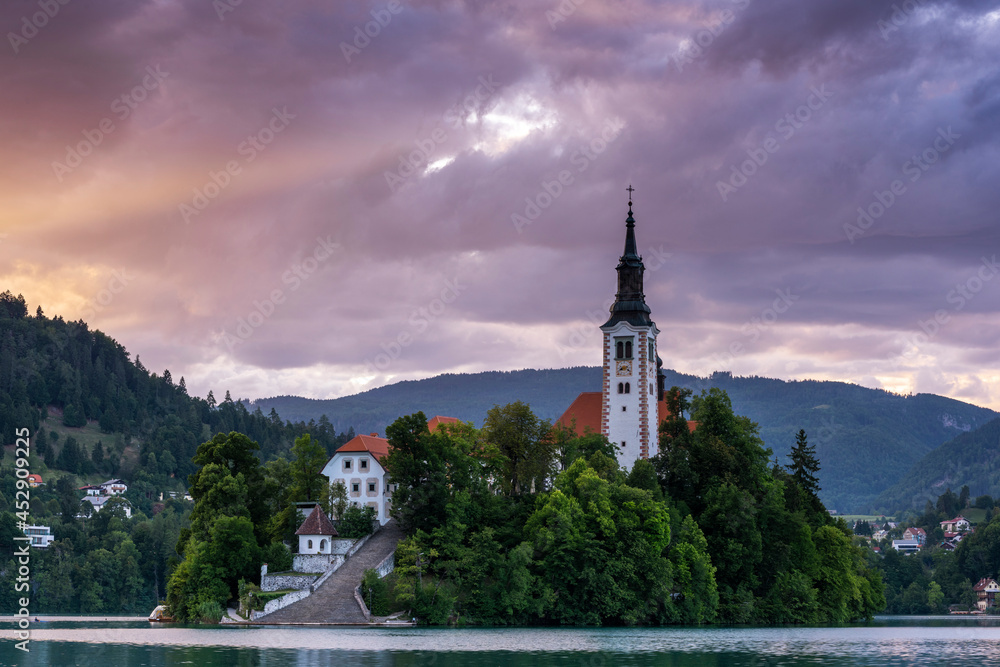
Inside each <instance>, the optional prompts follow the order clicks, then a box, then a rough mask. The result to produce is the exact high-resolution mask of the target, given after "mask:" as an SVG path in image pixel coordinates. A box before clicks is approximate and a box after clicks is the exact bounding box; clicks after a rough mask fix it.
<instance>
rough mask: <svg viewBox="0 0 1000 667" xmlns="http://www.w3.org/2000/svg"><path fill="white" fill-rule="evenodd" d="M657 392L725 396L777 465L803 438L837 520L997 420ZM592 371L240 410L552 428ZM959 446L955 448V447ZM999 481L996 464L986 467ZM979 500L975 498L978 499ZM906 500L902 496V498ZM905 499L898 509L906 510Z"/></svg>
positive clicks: (373, 423)
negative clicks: (531, 416)
mask: <svg viewBox="0 0 1000 667" xmlns="http://www.w3.org/2000/svg"><path fill="white" fill-rule="evenodd" d="M665 373H666V376H667V378H666V380H667V382H666V384H667V386H668V387H670V386H679V387H686V388H690V389H692V390H694V391H695V392H696V393H698V392H700V391H703V390H706V389H708V388H710V387H718V388H720V389H723V390H725V391H726V392H727V393H728V394H729V397H730V399H731V401H732V404H733V409H734V411H735V412H736V413H737V414H742V415H746V416H747V417H750V418H751V419H753V420H754V421H755V422H757V423H758V424H759V425H760V433H761V437H762V438H763V439H764V441H765V444H766V445H767V446H768V447H770V448H771V449H772V450H773V451H774V455H775V457H776V459H777V460H778V461H779V462H782V463H784V462H787V459H786V458H785V457H786V455H787V453H788V452H789V450H790V449H791V447H792V445H793V444H794V442H795V433H797V432H798V430H799V429H804V430H805V431H806V432H807V434H808V435H809V441H810V443H811V444H813V445H815V446H816V453H817V456H818V458H819V460H820V464H821V466H822V469H821V472H820V484H821V486H822V490H821V492H820V496H821V498H822V500H823V502H824V503H825V504H826V505H827V507H828V508H830V509H836V510H838V511H840V512H842V513H844V512H849V513H861V512H866V513H867V512H872V511H874V512H893V511H895V509H897V507H896V506H895V505H893V504H890V503H893V502H897V501H900V502H901V501H903V497H902V496H901V495H900V494H898V493H897V494H895V495H887V490H888V489H889V488H890V487H893V486H894V485H896V484H898V483H900V482H902V481H903V479H904V478H905V477H906V476H907V475H908V474H909V473H910V471H911V469H912V468H913V467H914V466H916V465H917V464H918V463H919V462H921V461H922V460H923V459H924V457H925V456H927V455H928V454H930V453H931V452H933V451H935V450H937V449H938V448H940V447H941V446H942V445H943V444H944V443H948V442H950V441H953V440H954V439H956V438H957V437H958V436H962V435H964V434H970V433H971V432H973V431H975V430H976V429H978V428H979V427H981V426H983V425H984V424H986V423H987V422H990V421H991V420H993V419H995V418H996V417H998V416H1000V415H998V413H996V412H994V411H993V410H990V409H987V408H982V407H978V406H974V405H970V404H968V403H963V402H962V401H957V400H954V399H950V398H945V397H942V396H937V395H934V394H916V395H910V396H901V395H898V394H893V393H891V392H887V391H884V390H879V389H869V388H866V387H861V386H858V385H853V384H848V383H844V382H826V381H824V382H820V381H813V380H802V381H784V380H776V379H771V378H763V377H756V376H751V377H734V376H732V375H731V374H729V373H715V374H713V375H712V376H710V377H698V376H694V375H685V374H682V373H677V372H675V371H670V370H668V371H665ZM600 388H601V369H600V368H598V367H576V368H565V369H550V370H522V371H491V372H485V373H473V374H445V375H439V376H436V377H432V378H428V379H426V380H412V381H404V382H398V383H395V384H392V385H387V386H384V387H379V388H377V389H372V390H369V391H366V392H363V393H360V394H356V395H353V396H345V397H342V398H336V399H327V400H318V399H308V398H301V397H296V396H277V397H274V398H264V399H258V400H255V401H252V402H250V403H249V406H250V408H251V409H253V408H260V409H261V410H262V411H263V412H264V413H267V412H269V411H270V410H271V409H272V408H273V409H274V410H275V411H276V412H277V413H278V414H279V415H281V417H282V419H286V420H287V419H290V420H292V421H304V422H307V421H309V420H310V419H319V417H320V416H321V415H324V414H325V415H326V416H327V417H328V419H329V420H330V422H331V424H332V426H333V428H334V429H336V430H338V431H344V430H346V429H347V428H348V427H353V428H354V429H355V431H356V432H359V433H370V432H377V433H384V430H385V427H386V426H387V425H388V424H390V423H392V421H394V420H395V419H396V418H397V417H399V416H400V415H405V414H412V413H414V412H417V411H423V412H424V413H425V414H426V415H427V416H433V415H444V416H449V417H457V418H459V419H461V420H463V421H469V422H472V423H473V424H474V425H476V426H480V425H481V424H482V421H483V419H484V417H485V416H486V412H487V410H489V409H490V408H492V407H493V406H494V405H505V404H507V403H510V402H512V401H517V400H521V401H524V402H526V403H528V404H529V405H531V407H532V409H533V411H534V412H535V414H537V415H538V416H539V417H541V418H543V419H549V420H553V421H554V420H555V419H558V418H559V416H560V415H561V414H562V413H563V411H564V410H565V409H566V408H567V407H569V405H570V403H571V402H572V401H573V399H574V398H575V397H576V396H577V395H578V394H579V393H580V392H583V391H600ZM958 446H959V447H960V446H961V443H959V445H958ZM995 465H996V469H997V471H998V472H997V475H998V476H1000V461H997V462H995ZM986 492H987V491H983V493H986ZM903 495H905V494H903ZM911 503H912V499H910V500H907V501H906V505H909V504H911Z"/></svg>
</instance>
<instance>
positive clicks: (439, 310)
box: [0, 0, 1000, 409]
mask: <svg viewBox="0 0 1000 667" xmlns="http://www.w3.org/2000/svg"><path fill="white" fill-rule="evenodd" d="M63 1H65V0H63ZM46 11H48V13H47V14H46ZM0 26H2V28H3V33H4V34H5V35H6V37H5V39H4V42H3V44H0V77H2V91H3V93H2V95H0V138H2V143H0V150H2V151H3V158H4V159H3V160H2V161H0V170H2V177H0V189H2V191H0V196H2V201H3V206H2V207H0V275H2V283H0V290H2V289H10V290H12V291H13V292H14V293H15V294H16V293H19V292H20V293H22V294H23V295H24V297H25V298H26V299H27V301H28V305H29V308H30V310H31V312H34V310H35V308H36V306H38V305H41V306H42V308H43V309H44V312H45V313H46V315H49V316H55V315H61V316H63V317H64V318H65V319H67V320H76V319H79V318H83V319H84V320H85V321H87V322H88V324H89V325H90V326H91V327H92V328H97V329H100V330H102V331H104V332H106V333H107V334H109V335H111V336H112V337H114V338H115V339H117V340H118V341H119V342H120V343H122V344H123V345H124V346H125V347H126V348H127V349H128V350H129V351H130V352H131V353H132V354H133V358H134V356H135V355H136V354H138V355H140V356H141V359H142V362H143V363H144V364H145V365H146V366H147V367H148V368H149V369H150V370H153V371H156V372H159V373H162V371H163V369H165V368H169V369H170V371H171V374H172V375H173V377H174V379H175V380H177V379H178V378H179V377H180V376H184V377H185V379H186V382H187V385H188V389H189V392H190V393H192V394H197V395H200V396H204V395H205V394H207V392H208V390H209V389H213V390H214V391H215V394H216V396H218V397H220V398H221V395H222V394H224V392H225V390H227V389H228V390H230V391H231V392H232V394H233V396H234V397H237V396H243V397H249V398H258V397H266V396H274V395H280V394H297V395H302V396H309V397H316V398H332V397H337V396H343V395H347V394H353V393H357V392H359V391H363V390H365V389H369V388H372V387H376V386H381V385H384V384H387V383H391V382H395V381H398V380H403V379H416V378H423V377H430V376H433V375H437V374H440V373H444V372H474V371H483V370H512V369H520V368H553V367H565V366H579V365H598V364H599V363H600V336H599V332H598V330H597V326H598V325H599V324H601V323H603V320H604V319H605V318H606V313H607V307H608V306H609V305H610V299H611V298H612V297H613V295H614V291H615V272H614V267H615V265H616V263H617V260H618V255H619V254H620V253H621V251H622V244H623V240H624V218H625V214H626V211H627V198H628V193H627V192H626V191H625V188H626V187H627V186H628V185H629V184H630V183H631V184H632V185H633V186H634V187H635V188H636V191H635V193H634V195H633V199H634V203H635V205H634V212H635V216H636V220H637V228H636V231H637V236H638V242H639V247H640V252H641V253H642V254H643V256H644V260H645V262H646V267H647V271H646V300H647V303H649V305H650V307H651V309H652V312H653V319H654V320H655V321H656V323H657V324H658V326H659V327H660V329H661V332H662V333H661V335H660V342H659V346H660V354H661V356H662V357H663V359H664V364H665V366H666V367H668V368H674V369H676V370H678V371H681V372H685V373H694V374H699V375H707V374H710V373H712V372H714V371H717V370H727V371H732V372H733V373H734V374H740V375H762V376H770V377H778V378H785V379H806V378H813V379H830V380H843V381H848V382H855V383H859V384H862V385H865V386H869V387H882V388H885V389H889V390H892V391H896V392H902V393H907V392H914V393H915V392H932V393H939V394H943V395H946V396H951V397H954V398H958V399H961V400H965V401H969V402H972V403H976V404H979V405H984V406H988V407H992V408H995V409H1000V353H998V349H1000V265H998V264H997V256H998V255H1000V220H998V216H1000V67H998V63H1000V9H998V8H997V3H996V2H995V1H994V2H976V1H971V0H970V1H964V2H963V1H959V0H954V1H951V2H936V1H934V0H923V1H919V2H918V1H917V0H907V1H906V2H902V0H809V1H807V2H803V1H802V0H735V1H734V0H715V1H709V2H697V1H693V0H692V1H686V0H682V1H678V2H667V1H654V0H645V1H642V0H619V1H612V2H601V1H598V0H551V1H546V0H537V1H535V0H524V1H520V2H517V1H513V0H510V1H506V0H465V1H462V0H392V1H391V2H383V1H382V0H376V1H375V2H343V1H339V0H338V1H333V0H327V1H323V2H321V1H318V0H317V1H309V0H287V1H284V2H263V1H260V0H215V2H214V3H213V2H209V1H208V0H153V1H146V0H101V1H100V2H83V1H82V0H72V1H69V2H67V3H66V4H65V5H63V4H59V0H42V1H41V2H39V1H38V0H31V1H27V0H12V1H9V2H4V3H3V4H2V6H0ZM859 209H860V210H859Z"/></svg>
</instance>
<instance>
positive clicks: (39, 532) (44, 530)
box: [24, 526, 56, 549]
mask: <svg viewBox="0 0 1000 667" xmlns="http://www.w3.org/2000/svg"><path fill="white" fill-rule="evenodd" d="M24 534H25V535H27V536H28V537H30V538H31V546H33V547H37V548H39V549H44V548H45V547H47V546H49V544H51V543H52V541H53V540H54V539H56V538H55V536H54V535H52V529H51V528H50V527H49V526H25V527H24Z"/></svg>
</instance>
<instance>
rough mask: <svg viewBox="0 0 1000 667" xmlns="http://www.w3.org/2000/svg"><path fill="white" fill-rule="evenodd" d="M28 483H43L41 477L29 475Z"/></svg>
mask: <svg viewBox="0 0 1000 667" xmlns="http://www.w3.org/2000/svg"><path fill="white" fill-rule="evenodd" d="M28 481H31V482H38V483H39V484H41V483H42V476H41V475H28Z"/></svg>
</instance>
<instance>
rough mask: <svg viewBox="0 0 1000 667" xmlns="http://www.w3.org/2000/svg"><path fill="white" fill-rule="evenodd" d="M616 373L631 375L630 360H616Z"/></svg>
mask: <svg viewBox="0 0 1000 667" xmlns="http://www.w3.org/2000/svg"><path fill="white" fill-rule="evenodd" d="M616 364H617V369H618V375H619V376H623V375H632V362H631V361H619V362H616Z"/></svg>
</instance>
